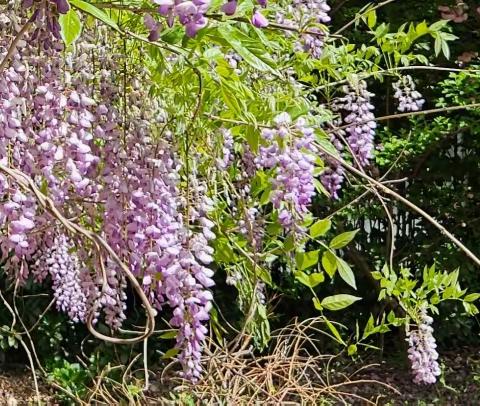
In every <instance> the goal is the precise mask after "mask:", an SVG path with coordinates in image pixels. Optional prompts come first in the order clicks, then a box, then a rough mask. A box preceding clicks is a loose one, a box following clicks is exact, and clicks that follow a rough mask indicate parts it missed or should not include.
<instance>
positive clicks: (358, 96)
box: [332, 80, 377, 166]
mask: <svg viewBox="0 0 480 406" xmlns="http://www.w3.org/2000/svg"><path fill="white" fill-rule="evenodd" d="M342 91H343V93H345V96H342V97H337V98H335V99H334V100H333V103H332V110H333V111H335V112H337V113H340V114H341V116H342V120H343V123H344V125H345V129H344V131H345V134H346V137H345V138H346V141H347V143H348V147H349V149H350V150H351V152H352V153H353V155H354V158H355V160H356V161H358V163H359V164H360V165H361V166H367V165H368V164H369V162H370V160H371V159H372V158H373V150H374V137H375V128H376V127H377V124H376V122H375V115H374V114H373V110H374V106H373V105H372V104H371V103H370V99H371V97H372V96H374V94H373V93H371V92H369V91H368V90H367V83H366V82H365V81H363V80H360V81H358V82H357V83H356V84H350V85H347V86H344V87H343V88H342ZM337 135H338V134H337Z"/></svg>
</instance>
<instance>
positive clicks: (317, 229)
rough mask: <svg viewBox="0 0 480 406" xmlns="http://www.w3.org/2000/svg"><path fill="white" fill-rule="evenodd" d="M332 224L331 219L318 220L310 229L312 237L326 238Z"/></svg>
mask: <svg viewBox="0 0 480 406" xmlns="http://www.w3.org/2000/svg"><path fill="white" fill-rule="evenodd" d="M331 226H332V222H331V221H330V220H329V219H323V220H318V221H317V222H316V223H314V224H313V225H312V226H311V227H310V237H312V238H317V237H322V236H324V235H325V234H326V233H327V232H328V230H330V227H331Z"/></svg>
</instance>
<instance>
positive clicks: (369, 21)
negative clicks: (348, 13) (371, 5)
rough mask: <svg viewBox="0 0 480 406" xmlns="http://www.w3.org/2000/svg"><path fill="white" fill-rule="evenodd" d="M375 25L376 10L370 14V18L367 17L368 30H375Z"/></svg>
mask: <svg viewBox="0 0 480 406" xmlns="http://www.w3.org/2000/svg"><path fill="white" fill-rule="evenodd" d="M375 24H377V13H376V11H375V10H372V11H370V12H369V13H368V16H367V25H368V28H371V29H373V27H375Z"/></svg>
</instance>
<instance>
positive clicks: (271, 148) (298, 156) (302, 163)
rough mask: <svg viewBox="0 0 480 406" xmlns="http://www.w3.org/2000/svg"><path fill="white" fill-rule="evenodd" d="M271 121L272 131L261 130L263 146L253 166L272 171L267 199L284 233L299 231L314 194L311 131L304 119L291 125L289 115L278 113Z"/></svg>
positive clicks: (312, 133) (312, 138)
mask: <svg viewBox="0 0 480 406" xmlns="http://www.w3.org/2000/svg"><path fill="white" fill-rule="evenodd" d="M274 122H275V127H274V128H265V129H263V130H262V134H261V135H262V139H263V141H264V144H265V145H262V146H261V147H260V149H259V154H258V157H257V158H256V163H257V166H258V167H259V168H261V169H271V170H272V178H271V187H272V192H271V195H270V200H271V202H272V203H273V206H274V208H275V209H277V210H278V220H279V222H280V224H282V226H283V227H284V228H285V229H287V230H295V229H301V222H302V220H303V219H304V218H305V215H306V214H307V213H308V206H309V205H310V203H311V200H312V197H313V196H314V194H315V186H314V169H315V166H314V160H315V158H314V155H313V153H314V151H315V149H314V146H313V141H314V131H313V128H311V127H309V126H308V125H307V123H306V121H305V119H303V118H299V119H297V120H296V122H294V123H293V122H292V119H291V117H290V115H289V114H288V113H281V114H279V115H278V116H277V117H276V118H275V119H274Z"/></svg>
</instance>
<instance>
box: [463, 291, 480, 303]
mask: <svg viewBox="0 0 480 406" xmlns="http://www.w3.org/2000/svg"><path fill="white" fill-rule="evenodd" d="M478 298H480V293H470V294H468V295H467V296H465V297H464V298H463V300H465V302H475V300H477V299H478Z"/></svg>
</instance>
